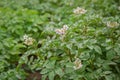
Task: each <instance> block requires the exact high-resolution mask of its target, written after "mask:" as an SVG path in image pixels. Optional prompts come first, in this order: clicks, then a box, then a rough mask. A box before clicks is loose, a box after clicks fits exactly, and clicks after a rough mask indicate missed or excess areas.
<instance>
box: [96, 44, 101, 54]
mask: <svg viewBox="0 0 120 80" xmlns="http://www.w3.org/2000/svg"><path fill="white" fill-rule="evenodd" d="M94 49H95V51H96V52H97V53H99V54H102V50H101V48H100V47H99V46H97V45H96V46H94Z"/></svg>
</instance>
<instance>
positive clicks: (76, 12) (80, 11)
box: [73, 7, 87, 14]
mask: <svg viewBox="0 0 120 80" xmlns="http://www.w3.org/2000/svg"><path fill="white" fill-rule="evenodd" d="M86 12H87V10H85V9H83V8H80V7H77V8H76V9H74V10H73V13H74V14H85V13H86Z"/></svg>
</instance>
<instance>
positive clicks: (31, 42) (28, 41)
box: [23, 34, 35, 45]
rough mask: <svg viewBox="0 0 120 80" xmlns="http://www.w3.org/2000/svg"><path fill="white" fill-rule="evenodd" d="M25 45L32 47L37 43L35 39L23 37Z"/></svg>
mask: <svg viewBox="0 0 120 80" xmlns="http://www.w3.org/2000/svg"><path fill="white" fill-rule="evenodd" d="M23 40H24V44H26V45H32V44H33V42H34V41H35V40H34V39H33V38H31V37H29V36H28V35H26V34H25V35H24V36H23Z"/></svg>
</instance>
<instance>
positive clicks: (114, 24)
mask: <svg viewBox="0 0 120 80" xmlns="http://www.w3.org/2000/svg"><path fill="white" fill-rule="evenodd" d="M117 26H119V23H117V22H107V27H110V28H114V27H117Z"/></svg>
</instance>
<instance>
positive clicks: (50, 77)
mask: <svg viewBox="0 0 120 80" xmlns="http://www.w3.org/2000/svg"><path fill="white" fill-rule="evenodd" d="M54 77H55V73H54V71H52V72H49V74H48V78H49V80H54Z"/></svg>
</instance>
